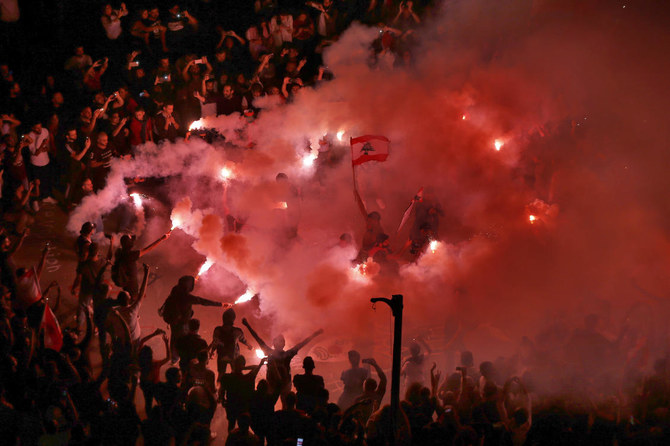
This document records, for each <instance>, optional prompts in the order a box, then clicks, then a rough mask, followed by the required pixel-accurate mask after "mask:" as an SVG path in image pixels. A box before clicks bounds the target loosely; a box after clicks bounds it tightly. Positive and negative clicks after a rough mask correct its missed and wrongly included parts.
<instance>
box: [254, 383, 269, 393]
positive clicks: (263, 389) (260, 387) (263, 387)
mask: <svg viewBox="0 0 670 446" xmlns="http://www.w3.org/2000/svg"><path fill="white" fill-rule="evenodd" d="M256 390H257V391H258V392H259V393H261V394H266V393H268V390H270V385H269V384H268V382H267V381H266V380H264V379H261V380H260V381H258V384H256Z"/></svg>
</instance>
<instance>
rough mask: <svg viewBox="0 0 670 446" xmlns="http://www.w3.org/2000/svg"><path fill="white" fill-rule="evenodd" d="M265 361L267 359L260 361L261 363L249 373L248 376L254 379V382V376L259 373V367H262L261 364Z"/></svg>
mask: <svg viewBox="0 0 670 446" xmlns="http://www.w3.org/2000/svg"><path fill="white" fill-rule="evenodd" d="M267 359H268V358H263V359H261V362H260V363H259V364H258V365H257V366H256V367H254V368H253V369H251V372H249V374H248V376H252V377H253V378H254V380H256V376H257V375H258V372H260V371H261V367H263V364H265V361H266V360H267Z"/></svg>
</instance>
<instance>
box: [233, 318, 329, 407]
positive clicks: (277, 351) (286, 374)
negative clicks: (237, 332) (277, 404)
mask: <svg viewBox="0 0 670 446" xmlns="http://www.w3.org/2000/svg"><path fill="white" fill-rule="evenodd" d="M242 324H244V326H245V327H247V329H248V330H249V333H251V336H253V337H254V339H256V342H258V345H260V347H261V349H262V350H263V353H265V354H266V355H267V357H268V371H267V380H268V384H269V387H270V392H272V393H275V392H276V391H277V390H278V391H279V395H280V396H281V397H282V398H284V396H285V395H286V394H288V392H290V391H291V360H292V359H293V357H294V356H295V355H297V354H298V351H299V350H300V349H301V348H303V347H304V346H306V345H307V344H309V343H310V342H311V341H312V340H313V339H314V338H316V337H317V336H319V335H320V334H321V333H323V330H322V329H319V330H317V331H315V332H314V333H312V334H311V335H310V336H308V337H307V338H305V339H304V340H303V341H302V342H299V343H298V344H296V345H295V346H294V347H293V348H290V349H288V350H284V347H285V346H286V340H285V339H284V336H283V335H279V336H277V337H276V338H275V339H274V340H273V346H272V347H270V346H269V345H267V344H266V343H265V341H263V339H261V337H260V336H258V334H257V333H256V332H255V331H254V329H253V328H251V325H249V322H248V321H247V320H246V318H244V319H242Z"/></svg>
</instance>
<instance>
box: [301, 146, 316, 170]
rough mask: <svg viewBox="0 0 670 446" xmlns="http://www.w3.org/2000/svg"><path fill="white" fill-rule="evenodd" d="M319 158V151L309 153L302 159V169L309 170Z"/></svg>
mask: <svg viewBox="0 0 670 446" xmlns="http://www.w3.org/2000/svg"><path fill="white" fill-rule="evenodd" d="M318 156H319V152H318V151H316V152H315V151H314V150H312V151H311V152H309V153H308V154H307V155H305V156H303V157H302V168H303V169H309V168H310V167H312V166H313V165H314V161H316V158H317V157H318Z"/></svg>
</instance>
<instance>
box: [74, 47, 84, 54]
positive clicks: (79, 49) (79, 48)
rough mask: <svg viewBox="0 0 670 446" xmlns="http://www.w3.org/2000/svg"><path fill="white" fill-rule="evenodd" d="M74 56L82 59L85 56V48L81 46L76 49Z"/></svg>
mask: <svg viewBox="0 0 670 446" xmlns="http://www.w3.org/2000/svg"><path fill="white" fill-rule="evenodd" d="M74 55H75V56H77V57H82V56H83V55H84V46H83V45H79V46H76V47H75V48H74Z"/></svg>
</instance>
